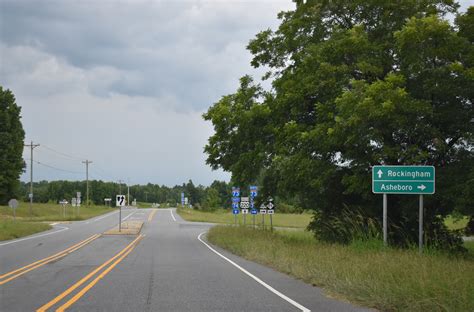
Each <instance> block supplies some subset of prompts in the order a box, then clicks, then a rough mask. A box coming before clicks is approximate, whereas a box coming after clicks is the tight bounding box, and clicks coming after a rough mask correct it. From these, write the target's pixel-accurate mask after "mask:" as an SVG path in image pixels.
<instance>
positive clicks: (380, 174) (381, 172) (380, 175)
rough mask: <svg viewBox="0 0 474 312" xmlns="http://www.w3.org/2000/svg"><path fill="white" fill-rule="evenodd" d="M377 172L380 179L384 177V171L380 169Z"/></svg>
mask: <svg viewBox="0 0 474 312" xmlns="http://www.w3.org/2000/svg"><path fill="white" fill-rule="evenodd" d="M377 174H378V175H379V179H380V178H381V177H382V174H383V171H382V170H380V169H379V171H377Z"/></svg>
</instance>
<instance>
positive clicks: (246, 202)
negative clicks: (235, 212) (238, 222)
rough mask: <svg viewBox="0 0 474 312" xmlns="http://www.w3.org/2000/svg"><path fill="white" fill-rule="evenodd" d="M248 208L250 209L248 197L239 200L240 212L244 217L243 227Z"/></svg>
mask: <svg viewBox="0 0 474 312" xmlns="http://www.w3.org/2000/svg"><path fill="white" fill-rule="evenodd" d="M249 207H250V202H249V198H248V197H242V198H241V199H240V208H241V210H242V214H243V216H244V226H245V225H246V219H247V218H246V217H247V214H248V213H249Z"/></svg>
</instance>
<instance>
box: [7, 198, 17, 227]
mask: <svg viewBox="0 0 474 312" xmlns="http://www.w3.org/2000/svg"><path fill="white" fill-rule="evenodd" d="M8 206H9V207H10V208H12V209H13V221H16V208H17V207H18V201H17V200H16V199H14V198H12V199H10V200H9V201H8Z"/></svg>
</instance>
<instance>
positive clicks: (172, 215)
mask: <svg viewBox="0 0 474 312" xmlns="http://www.w3.org/2000/svg"><path fill="white" fill-rule="evenodd" d="M170 212H171V217H172V218H173V220H174V222H176V218H175V217H174V214H173V210H171V209H170Z"/></svg>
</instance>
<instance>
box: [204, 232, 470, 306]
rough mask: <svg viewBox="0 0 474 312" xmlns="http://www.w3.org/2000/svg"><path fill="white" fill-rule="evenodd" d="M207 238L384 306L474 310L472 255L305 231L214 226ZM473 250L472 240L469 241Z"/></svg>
mask: <svg viewBox="0 0 474 312" xmlns="http://www.w3.org/2000/svg"><path fill="white" fill-rule="evenodd" d="M208 240H209V241H210V242H211V243H213V244H215V245H217V246H220V247H222V248H225V249H227V250H229V251H231V252H232V253H234V254H237V255H239V256H242V257H244V258H247V259H250V260H253V261H256V262H259V263H262V264H264V265H267V266H270V267H273V268H275V269H276V270H278V271H281V272H284V273H287V274H290V275H293V276H295V277H297V278H299V279H301V280H303V281H305V282H307V283H310V284H313V285H317V286H320V287H323V288H324V289H325V290H326V291H327V292H328V294H329V295H330V296H332V297H336V298H344V299H347V300H350V301H352V302H355V303H358V304H361V305H363V306H367V307H373V308H376V309H380V310H382V311H474V282H473V281H474V257H473V256H472V254H471V256H466V257H464V258H456V257H453V256H449V255H446V254H439V253H434V252H428V253H426V254H423V255H419V254H418V253H417V251H416V250H398V249H392V248H384V247H383V245H382V244H381V242H372V243H367V242H365V243H358V244H353V245H349V246H339V245H327V244H324V243H321V242H318V241H317V240H316V239H315V238H314V237H313V236H312V235H311V234H310V233H308V232H303V231H277V232H274V233H271V232H269V231H261V230H254V229H251V228H244V227H228V226H217V227H213V228H212V229H211V230H210V231H209V233H208ZM467 247H468V248H470V249H471V250H472V248H473V247H474V245H471V242H469V243H468V245H467Z"/></svg>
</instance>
